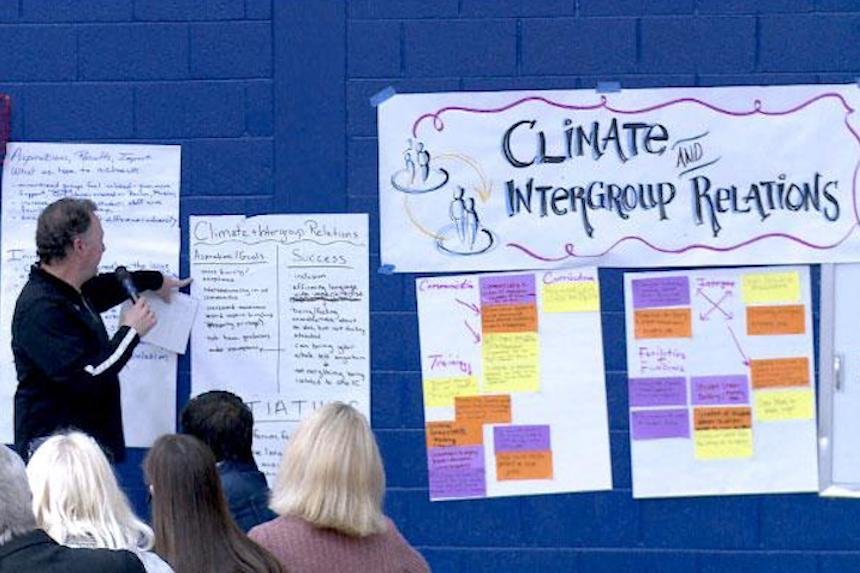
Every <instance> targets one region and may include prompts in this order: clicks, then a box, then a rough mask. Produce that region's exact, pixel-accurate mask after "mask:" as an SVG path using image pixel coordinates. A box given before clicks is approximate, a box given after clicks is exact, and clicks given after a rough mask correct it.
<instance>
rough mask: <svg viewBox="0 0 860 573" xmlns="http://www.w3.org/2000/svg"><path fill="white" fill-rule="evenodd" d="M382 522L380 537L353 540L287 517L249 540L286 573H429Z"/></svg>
mask: <svg viewBox="0 0 860 573" xmlns="http://www.w3.org/2000/svg"><path fill="white" fill-rule="evenodd" d="M385 522H386V524H387V528H386V530H385V532H383V533H376V534H372V535H369V536H366V537H352V536H349V535H345V534H343V533H341V532H338V531H335V530H334V529H325V528H319V527H316V526H314V525H313V524H311V523H309V522H307V521H305V520H303V519H301V518H300V517H295V516H290V515H286V516H282V517H278V518H276V519H273V520H272V521H269V522H267V523H263V524H261V525H258V526H256V527H254V528H253V529H252V530H251V531H250V533H249V534H248V536H249V537H250V538H251V539H253V540H254V541H256V542H257V543H259V544H260V545H262V546H263V547H267V548H270V550H271V551H272V553H273V554H274V555H275V556H276V557H278V558H279V559H281V562H282V563H285V564H286V563H289V564H290V568H289V571H294V572H300V573H317V572H319V573H341V572H343V573H347V572H350V573H351V572H354V571H376V572H379V573H388V572H390V573H395V572H396V573H427V572H428V571H430V567H429V565H428V564H427V561H425V560H424V557H423V556H422V555H421V554H420V553H419V552H418V551H416V550H415V549H414V548H413V547H412V546H411V545H410V544H409V542H408V541H406V539H405V538H404V537H403V536H402V535H401V534H400V531H398V529H397V526H396V525H395V524H394V522H393V521H391V520H390V519H389V518H387V517H386V518H385Z"/></svg>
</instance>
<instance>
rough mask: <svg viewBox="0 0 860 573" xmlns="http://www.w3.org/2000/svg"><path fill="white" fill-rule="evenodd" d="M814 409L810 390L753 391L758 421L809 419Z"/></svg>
mask: <svg viewBox="0 0 860 573" xmlns="http://www.w3.org/2000/svg"><path fill="white" fill-rule="evenodd" d="M814 411H815V405H814V404H813V400H812V390H765V391H758V392H755V417H756V420H758V421H759V422H775V421H778V420H811V419H812V417H813V413H814Z"/></svg>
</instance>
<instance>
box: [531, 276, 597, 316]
mask: <svg viewBox="0 0 860 573" xmlns="http://www.w3.org/2000/svg"><path fill="white" fill-rule="evenodd" d="M541 298H542V301H543V311H544V312H598V311H599V310H600V289H599V288H598V287H597V281H577V282H558V283H554V284H551V285H544V286H543V290H542V291H541Z"/></svg>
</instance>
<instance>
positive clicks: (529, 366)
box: [481, 332, 540, 393]
mask: <svg viewBox="0 0 860 573" xmlns="http://www.w3.org/2000/svg"><path fill="white" fill-rule="evenodd" d="M481 358H482V359H483V373H484V378H483V382H482V385H481V390H482V391H483V392H485V393H491V392H537V391H538V390H539V389H540V380H539V378H538V335H537V333H536V332H517V333H508V332H505V333H499V334H488V335H486V336H484V340H483V344H482V348H481Z"/></svg>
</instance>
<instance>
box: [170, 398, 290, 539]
mask: <svg viewBox="0 0 860 573" xmlns="http://www.w3.org/2000/svg"><path fill="white" fill-rule="evenodd" d="M182 431H183V432H184V433H186V434H190V435H192V436H194V437H195V438H198V439H199V440H200V441H202V442H203V443H204V444H206V445H207V446H209V448H210V449H211V450H212V453H213V454H215V460H216V462H217V468H218V475H219V476H221V486H222V487H223V489H224V495H225V496H227V505H228V506H229V507H230V513H231V514H232V515H233V519H235V520H236V524H237V525H238V526H239V527H240V528H242V531H245V532H246V533H247V532H248V531H249V530H250V529H251V528H252V527H254V526H255V525H259V524H260V523H264V522H266V521H269V520H271V519H274V518H275V514H274V513H273V512H272V510H270V509H269V507H268V504H269V486H268V485H267V484H266V476H264V475H263V472H261V471H260V470H259V468H257V463H256V462H255V461H254V454H253V452H252V451H251V443H252V441H253V437H254V415H253V414H252V413H251V409H250V408H249V407H248V406H247V404H245V403H244V402H243V401H242V399H241V398H239V397H238V396H236V395H235V394H233V393H232V392H226V391H223V390H212V391H210V392H204V393H203V394H200V395H199V396H196V397H195V398H192V399H191V401H189V402H188V404H186V406H185V408H184V409H183V410H182Z"/></svg>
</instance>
